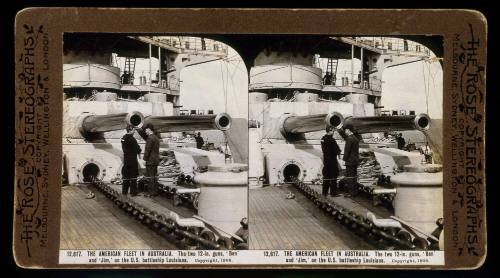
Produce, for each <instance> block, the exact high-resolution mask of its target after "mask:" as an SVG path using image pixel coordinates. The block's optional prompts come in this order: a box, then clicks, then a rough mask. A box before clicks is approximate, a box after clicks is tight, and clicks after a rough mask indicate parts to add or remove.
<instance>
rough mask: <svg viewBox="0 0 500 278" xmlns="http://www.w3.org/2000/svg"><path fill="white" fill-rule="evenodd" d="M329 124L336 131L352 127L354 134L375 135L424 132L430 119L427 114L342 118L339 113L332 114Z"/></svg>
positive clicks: (427, 128)
mask: <svg viewBox="0 0 500 278" xmlns="http://www.w3.org/2000/svg"><path fill="white" fill-rule="evenodd" d="M331 117H332V118H331V120H330V123H332V126H333V127H334V128H336V129H343V128H345V127H346V126H352V127H353V128H354V130H355V131H356V133H358V134H362V133H377V132H391V131H403V130H420V131H422V132H426V131H427V130H429V128H430V124H431V119H430V118H429V116H428V115H427V114H419V115H407V116H371V117H343V116H342V114H340V113H335V114H332V116H331Z"/></svg>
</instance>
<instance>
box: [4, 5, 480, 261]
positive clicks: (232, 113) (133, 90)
mask: <svg viewBox="0 0 500 278" xmlns="http://www.w3.org/2000/svg"><path fill="white" fill-rule="evenodd" d="M486 36H487V22H486V19H485V17H484V16H483V15H482V14H481V13H479V12H477V11H472V10H352V9H338V10H324V9H311V10H291V9H273V10H266V9H136V8H127V9H116V8H28V9H24V10H22V11H20V12H19V13H18V14H17V17H16V22H15V70H16V74H15V84H16V87H15V90H16V92H15V94H16V105H15V119H16V122H15V130H16V138H15V140H16V148H15V184H14V187H15V196H14V223H13V230H14V237H13V252H14V257H15V259H16V262H17V264H18V265H19V266H21V267H26V268H384V269H474V268H477V267H479V266H481V265H482V263H483V262H484V260H485V258H486V246H487V244H486V199H485V196H486V191H485V186H486V181H485V93H486V80H485V78H486V44H487V41H486V38H487V37H486Z"/></svg>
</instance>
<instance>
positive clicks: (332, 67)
mask: <svg viewBox="0 0 500 278" xmlns="http://www.w3.org/2000/svg"><path fill="white" fill-rule="evenodd" d="M338 65H339V59H335V58H328V64H327V65H326V71H327V72H330V73H331V74H332V76H333V79H335V76H336V75H337V67H338Z"/></svg>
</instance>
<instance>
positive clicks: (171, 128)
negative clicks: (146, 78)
mask: <svg viewBox="0 0 500 278" xmlns="http://www.w3.org/2000/svg"><path fill="white" fill-rule="evenodd" d="M145 124H152V125H153V127H154V128H155V130H156V131H157V132H160V133H161V132H180V131H195V130H213V129H218V130H222V131H225V130H228V129H229V128H230V127H231V116H229V115H228V114H226V113H220V114H217V115H188V116H149V117H144V116H143V115H142V113H140V112H137V111H134V112H130V113H118V114H109V115H95V114H91V113H84V114H82V115H81V116H80V118H79V119H78V128H79V130H80V133H81V134H82V135H83V136H85V137H88V136H91V135H95V134H102V133H103V132H108V131H115V130H124V129H125V128H126V127H127V126H132V127H137V128H141V127H142V126H143V125H145Z"/></svg>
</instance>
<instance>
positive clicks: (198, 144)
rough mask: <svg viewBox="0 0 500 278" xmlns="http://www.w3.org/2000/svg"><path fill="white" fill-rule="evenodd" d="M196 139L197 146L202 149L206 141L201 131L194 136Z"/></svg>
mask: <svg viewBox="0 0 500 278" xmlns="http://www.w3.org/2000/svg"><path fill="white" fill-rule="evenodd" d="M194 139H195V140H196V148H198V149H201V147H203V144H205V141H203V137H201V133H200V132H198V134H197V135H195V136H194Z"/></svg>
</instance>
